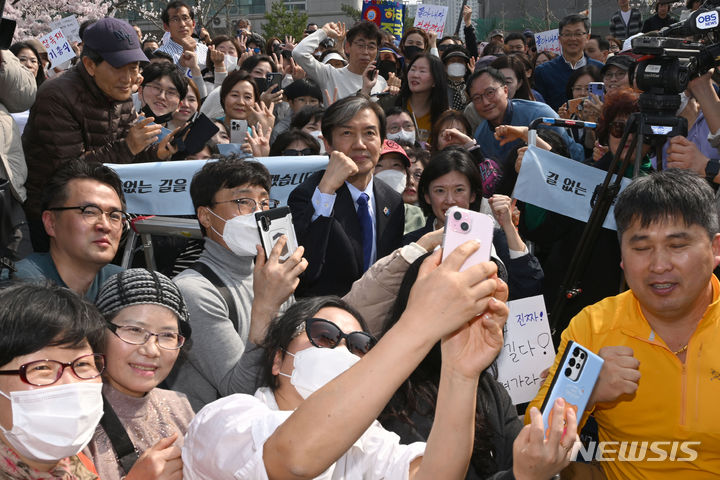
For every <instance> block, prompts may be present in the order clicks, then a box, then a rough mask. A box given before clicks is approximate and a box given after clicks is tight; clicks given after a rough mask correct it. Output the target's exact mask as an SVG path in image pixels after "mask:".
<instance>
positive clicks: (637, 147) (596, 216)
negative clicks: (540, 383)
mask: <svg viewBox="0 0 720 480" xmlns="http://www.w3.org/2000/svg"><path fill="white" fill-rule="evenodd" d="M679 105H680V97H679V95H658V94H651V93H642V94H641V95H640V112H635V113H632V114H631V115H630V117H629V118H628V120H627V122H626V124H625V131H624V132H623V136H622V138H621V139H620V144H619V145H618V148H617V151H616V152H615V153H614V155H613V159H612V161H611V163H610V166H609V168H608V172H607V175H606V176H605V179H604V181H603V183H602V184H601V185H598V186H597V188H596V189H595V192H594V194H593V199H594V204H593V206H592V207H593V208H592V212H591V213H590V217H589V218H588V221H587V224H586V225H585V228H584V229H583V232H582V235H581V236H580V241H579V242H578V244H577V247H576V248H575V252H574V253H573V256H572V259H571V260H570V264H569V266H568V270H567V272H566V274H565V277H564V279H563V282H562V284H561V286H560V295H559V296H558V298H557V300H556V301H555V304H554V305H553V308H552V310H551V311H550V312H551V313H550V315H549V317H550V328H551V331H552V334H553V341H554V342H555V344H556V345H559V344H560V334H561V333H562V331H563V330H565V328H566V327H567V325H568V324H569V323H570V318H569V317H568V316H567V315H565V314H566V310H567V308H568V307H569V306H570V304H571V303H577V299H578V297H579V296H580V295H581V294H582V292H583V287H582V285H581V277H582V275H583V274H584V272H585V269H586V267H587V264H588V262H589V260H590V256H591V255H592V253H593V248H594V246H595V242H596V240H597V236H598V233H599V231H600V228H601V227H602V224H603V223H604V222H605V217H606V216H607V213H608V211H609V210H610V207H611V206H612V204H613V203H614V201H615V197H616V196H617V194H618V192H619V191H620V182H621V181H622V179H623V176H624V174H625V172H626V171H627V169H628V167H629V165H630V162H631V161H632V162H633V178H634V177H636V176H637V175H638V174H639V172H640V164H641V162H642V158H643V143H645V141H647V142H648V143H650V144H651V145H653V146H654V147H655V151H656V156H657V157H656V158H657V165H658V168H662V145H663V144H664V143H665V139H666V138H667V137H672V136H676V135H683V136H685V135H687V128H688V127H687V120H686V119H685V118H683V117H677V116H674V115H675V112H676V111H677V108H678V106H679ZM658 106H660V108H661V109H658ZM669 112H672V114H670V113H669ZM631 135H632V137H630V136H631ZM628 139H630V148H629V150H628V152H627V154H626V155H625V157H624V158H621V154H622V152H623V150H624V149H625V145H626V143H627V142H628ZM633 157H634V158H633Z"/></svg>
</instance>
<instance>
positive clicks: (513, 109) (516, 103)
mask: <svg viewBox="0 0 720 480" xmlns="http://www.w3.org/2000/svg"><path fill="white" fill-rule="evenodd" d="M539 117H552V118H558V114H557V113H555V111H554V110H553V109H552V108H550V107H548V106H547V105H546V104H544V103H540V102H531V101H530V100H519V99H512V100H510V101H508V108H507V110H506V111H505V117H504V118H503V122H502V124H503V125H515V126H523V127H527V126H528V125H530V122H532V121H533V120H535V119H536V118H539ZM543 128H544V127H543ZM549 128H555V129H556V130H557V132H558V133H559V134H560V135H561V136H562V137H563V139H564V140H565V143H566V144H567V146H568V150H569V151H570V156H571V157H572V158H573V159H574V160H577V161H579V162H582V161H583V160H585V150H584V149H583V146H582V145H580V144H578V143H575V141H574V140H573V139H572V138H571V137H570V135H568V133H567V130H566V129H564V128H560V127H549ZM475 140H476V141H477V144H478V145H480V148H482V150H483V152H485V155H486V156H488V157H490V158H492V159H494V160H496V161H498V162H502V160H504V159H505V158H506V157H507V155H508V154H509V153H510V151H511V150H512V149H513V148H514V147H515V146H516V145H518V143H520V140H515V141H514V142H510V143H506V144H505V145H503V146H502V147H501V146H500V142H498V141H497V140H495V129H494V128H491V126H490V123H489V122H488V121H487V120H483V122H482V123H481V124H480V125H479V126H478V128H477V130H475Z"/></svg>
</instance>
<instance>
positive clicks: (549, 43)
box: [535, 28, 562, 55]
mask: <svg viewBox="0 0 720 480" xmlns="http://www.w3.org/2000/svg"><path fill="white" fill-rule="evenodd" d="M535 47H536V48H537V51H538V52H542V51H544V50H547V51H549V52H553V53H557V54H558V55H560V53H562V50H561V49H560V37H559V31H558V29H557V28H556V29H554V30H546V31H544V32H540V33H536V34H535Z"/></svg>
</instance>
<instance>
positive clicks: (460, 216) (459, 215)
mask: <svg viewBox="0 0 720 480" xmlns="http://www.w3.org/2000/svg"><path fill="white" fill-rule="evenodd" d="M453 218H454V219H455V220H460V219H461V218H462V213H460V212H455V213H453Z"/></svg>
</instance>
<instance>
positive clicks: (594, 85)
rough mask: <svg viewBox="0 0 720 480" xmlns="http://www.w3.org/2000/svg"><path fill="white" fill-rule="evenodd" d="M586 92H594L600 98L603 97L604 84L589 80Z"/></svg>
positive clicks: (602, 98)
mask: <svg viewBox="0 0 720 480" xmlns="http://www.w3.org/2000/svg"><path fill="white" fill-rule="evenodd" d="M588 92H589V93H594V94H595V95H597V96H598V97H600V100H604V99H605V84H604V83H603V82H590V83H589V84H588Z"/></svg>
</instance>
